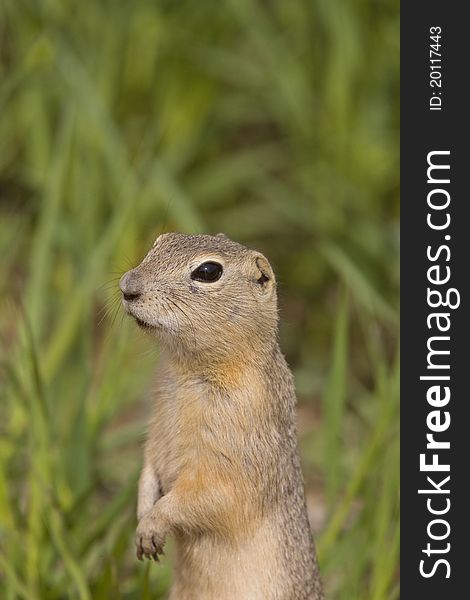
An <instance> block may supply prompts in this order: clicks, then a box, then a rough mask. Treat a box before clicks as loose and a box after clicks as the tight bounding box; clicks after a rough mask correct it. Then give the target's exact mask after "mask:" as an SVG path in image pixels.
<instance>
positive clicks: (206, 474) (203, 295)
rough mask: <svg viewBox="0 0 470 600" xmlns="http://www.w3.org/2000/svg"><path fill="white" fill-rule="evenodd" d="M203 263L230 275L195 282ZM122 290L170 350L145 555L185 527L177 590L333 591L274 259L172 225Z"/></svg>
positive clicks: (145, 505) (143, 524)
mask: <svg viewBox="0 0 470 600" xmlns="http://www.w3.org/2000/svg"><path fill="white" fill-rule="evenodd" d="M205 261H215V262H218V263H220V264H222V266H223V269H224V270H223V274H222V277H221V278H220V280H219V281H216V282H212V283H208V282H195V281H193V280H192V279H191V272H192V271H193V269H195V268H196V267H197V266H198V265H200V264H201V263H203V262H205ZM121 289H122V290H123V293H124V299H123V303H124V306H125V309H126V310H127V312H129V314H131V315H132V316H134V318H136V320H137V322H138V323H139V324H140V325H141V326H142V327H144V328H145V329H148V330H149V331H151V332H152V333H154V334H155V335H156V336H157V337H158V338H159V339H160V340H161V344H162V348H163V352H162V360H161V362H160V366H159V372H158V376H157V389H156V393H155V403H154V415H153V419H152V423H151V425H150V429H149V434H148V439H147V443H146V446H145V453H144V468H143V471H142V476H141V479H140V484H139V500H138V519H139V524H138V527H137V532H136V544H137V549H138V555H139V557H142V556H146V557H149V558H150V557H154V558H157V557H158V555H159V554H160V553H161V551H162V547H163V544H164V542H165V539H166V537H167V536H168V535H170V534H171V535H173V536H174V537H175V541H176V548H177V558H176V565H175V576H174V583H173V587H172V591H171V594H170V598H171V599H172V600H190V599H191V600H303V599H314V600H320V599H322V598H323V593H322V590H321V583H320V578H319V574H318V568H317V563H316V558H315V550H314V546H313V540H312V537H311V533H310V529H309V525H308V520H307V514H306V508H305V499H304V491H303V483H302V476H301V472H300V465H299V458H298V452H297V443H296V433H295V427H294V415H295V412H294V411H295V393H294V386H293V380H292V375H291V373H290V371H289V368H288V367H287V364H286V362H285V360H284V357H283V356H282V354H281V352H280V350H279V346H278V342H277V323H278V316H277V300H276V284H275V278H274V274H273V272H272V269H271V267H270V265H269V263H268V261H267V260H266V258H265V257H263V256H262V255H261V254H260V253H258V252H255V251H253V250H249V249H248V248H245V247H243V246H241V245H239V244H237V243H235V242H232V241H231V240H229V239H228V238H226V237H225V236H223V235H218V236H185V235H182V234H165V235H163V236H160V237H159V238H158V239H157V240H156V242H155V244H154V246H153V248H152V250H151V251H150V252H149V254H148V255H147V256H146V257H145V259H144V260H143V261H142V263H141V265H139V266H138V267H137V268H136V269H133V270H132V271H130V272H129V273H126V274H125V275H124V276H123V278H122V280H121Z"/></svg>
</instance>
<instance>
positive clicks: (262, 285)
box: [256, 254, 276, 293]
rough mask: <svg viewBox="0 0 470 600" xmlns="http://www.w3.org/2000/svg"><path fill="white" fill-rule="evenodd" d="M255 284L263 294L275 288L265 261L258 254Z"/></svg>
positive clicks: (269, 267)
mask: <svg viewBox="0 0 470 600" xmlns="http://www.w3.org/2000/svg"><path fill="white" fill-rule="evenodd" d="M256 271H257V272H256V284H257V286H259V289H260V290H261V291H262V292H263V293H268V292H271V291H272V290H273V289H274V288H275V287H276V279H275V277H274V273H273V270H272V268H271V265H270V264H269V262H268V261H267V259H266V258H265V257H264V256H263V255H262V254H259V255H258V256H257V257H256Z"/></svg>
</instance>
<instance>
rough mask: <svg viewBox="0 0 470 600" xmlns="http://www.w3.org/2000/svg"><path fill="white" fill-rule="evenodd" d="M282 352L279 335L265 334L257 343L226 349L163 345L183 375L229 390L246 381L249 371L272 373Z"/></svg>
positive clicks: (171, 362) (173, 365)
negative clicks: (274, 364) (274, 363)
mask: <svg viewBox="0 0 470 600" xmlns="http://www.w3.org/2000/svg"><path fill="white" fill-rule="evenodd" d="M279 353H280V349H279V343H278V339H277V335H276V334H273V335H272V336H271V337H270V338H269V339H266V338H263V339H260V340H259V341H258V343H256V341H254V340H250V343H249V344H248V343H247V344H245V345H243V346H242V345H238V346H236V347H230V346H227V347H226V350H225V351H220V347H219V349H218V351H217V352H211V351H210V350H209V351H205V352H197V351H189V352H188V351H182V350H181V349H180V348H174V347H168V346H165V347H164V355H165V357H166V361H167V364H168V365H169V366H170V368H171V370H172V371H173V372H174V373H175V375H178V376H180V377H184V378H188V377H189V378H194V379H197V380H200V381H203V382H205V383H207V384H209V385H211V386H212V387H214V388H218V389H221V390H229V389H233V388H234V387H240V386H243V385H244V382H246V381H247V379H246V374H247V372H251V373H257V374H259V375H260V376H261V375H262V374H263V373H269V372H270V370H271V369H272V366H271V365H272V364H273V361H275V359H276V356H277V354H279Z"/></svg>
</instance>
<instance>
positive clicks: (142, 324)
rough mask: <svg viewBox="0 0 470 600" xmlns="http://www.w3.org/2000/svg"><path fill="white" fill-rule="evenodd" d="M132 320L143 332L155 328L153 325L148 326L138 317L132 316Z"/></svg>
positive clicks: (148, 324)
mask: <svg viewBox="0 0 470 600" xmlns="http://www.w3.org/2000/svg"><path fill="white" fill-rule="evenodd" d="M132 316H133V318H134V321H135V322H136V323H137V325H138V326H139V327H140V328H141V329H144V330H147V331H148V330H149V329H155V327H154V326H153V325H150V323H147V321H143V320H142V319H139V317H136V316H135V315H132Z"/></svg>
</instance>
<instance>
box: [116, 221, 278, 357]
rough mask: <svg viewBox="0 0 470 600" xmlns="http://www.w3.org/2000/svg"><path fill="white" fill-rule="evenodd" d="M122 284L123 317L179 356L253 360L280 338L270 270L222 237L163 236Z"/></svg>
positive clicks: (256, 256)
mask: <svg viewBox="0 0 470 600" xmlns="http://www.w3.org/2000/svg"><path fill="white" fill-rule="evenodd" d="M119 285H120V288H121V292H122V303H123V306H124V309H125V310H126V312H127V313H128V314H129V315H131V316H132V317H134V319H135V320H136V321H137V323H138V324H139V325H140V326H141V327H142V328H143V329H146V330H148V331H150V332H152V333H154V334H155V335H156V336H157V337H159V338H160V339H161V341H162V342H163V344H164V345H166V346H168V348H169V349H170V350H172V351H173V352H175V353H176V354H177V355H178V356H180V357H183V358H184V357H186V358H190V359H193V360H194V359H199V360H200V359H201V358H204V357H205V358H206V359H207V360H217V358H220V359H222V360H226V359H228V358H229V357H230V355H231V354H239V355H240V356H243V355H245V354H246V356H247V357H248V355H249V354H250V352H249V351H250V350H254V351H255V352H258V351H259V348H263V347H264V348H266V347H267V345H268V344H269V345H271V344H270V342H272V341H273V340H275V339H276V336H277V324H278V315H277V296H276V280H275V277H274V273H273V270H272V268H271V266H270V264H269V262H268V261H267V259H266V258H265V257H264V256H263V255H262V254H260V253H259V252H256V251H254V250H250V249H249V248H246V247H244V246H242V245H241V244H238V243H236V242H233V241H232V240H230V239H229V238H228V237H226V236H225V235H224V234H218V235H216V236H211V235H183V234H180V233H165V234H163V235H160V236H159V237H158V238H157V239H156V241H155V243H154V245H153V247H152V248H151V250H150V251H149V253H148V254H147V256H146V257H145V258H144V260H143V261H142V262H141V264H140V265H139V266H138V267H136V268H135V269H132V270H131V271H128V272H127V273H125V274H124V275H123V276H122V278H121V281H120V284H119Z"/></svg>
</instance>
